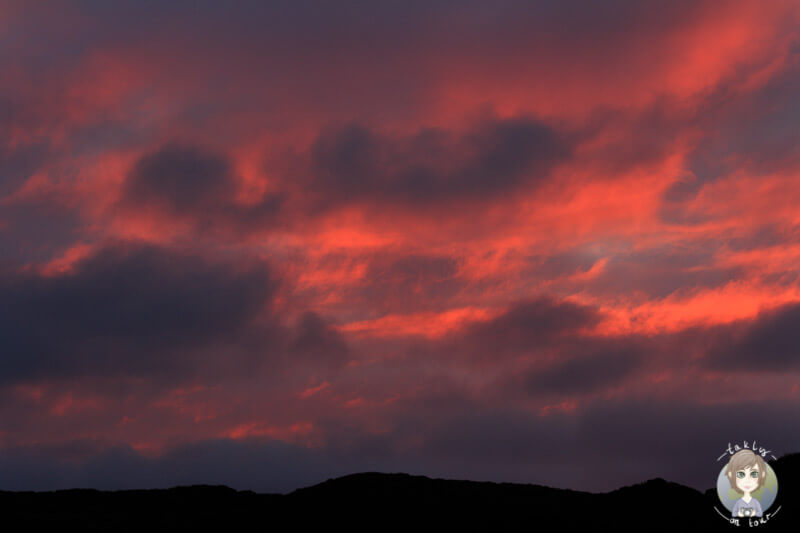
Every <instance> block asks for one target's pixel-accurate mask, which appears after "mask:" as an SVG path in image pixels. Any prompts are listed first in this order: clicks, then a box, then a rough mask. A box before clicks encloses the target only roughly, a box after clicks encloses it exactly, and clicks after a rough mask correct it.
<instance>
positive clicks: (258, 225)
mask: <svg viewBox="0 0 800 533" xmlns="http://www.w3.org/2000/svg"><path fill="white" fill-rule="evenodd" d="M237 190H238V183H237V180H236V178H235V176H234V173H233V169H232V166H231V163H230V161H229V160H228V159H227V158H225V157H224V156H222V155H219V154H216V153H213V152H210V151H207V150H204V149H201V148H199V147H196V146H183V145H179V144H175V143H173V144H167V145H165V146H162V147H161V148H160V149H159V150H157V151H156V152H153V153H150V154H146V155H144V156H143V157H142V158H141V159H139V160H138V161H137V162H136V163H135V164H134V166H133V168H132V169H131V171H130V173H129V174H128V176H127V178H126V180H125V182H124V184H123V186H122V190H121V193H120V199H119V203H118V206H120V207H122V208H124V209H128V210H131V211H134V212H138V211H143V212H149V211H152V210H155V211H157V212H161V213H166V214H169V215H173V216H177V217H183V218H187V219H189V220H192V221H193V222H194V224H195V227H196V228H197V229H198V230H200V231H203V232H224V231H226V230H229V229H231V228H235V229H238V230H244V231H249V230H257V229H263V228H265V227H269V226H271V225H272V224H274V222H275V219H276V217H277V215H278V211H279V209H280V206H281V204H282V203H283V197H282V196H277V195H276V196H267V197H266V198H264V199H263V200H262V201H261V202H259V203H257V204H256V205H241V204H238V203H237V202H236V193H237Z"/></svg>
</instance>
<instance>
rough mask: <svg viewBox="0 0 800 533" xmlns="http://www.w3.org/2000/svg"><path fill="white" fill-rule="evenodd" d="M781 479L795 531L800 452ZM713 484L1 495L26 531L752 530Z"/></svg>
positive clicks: (326, 485) (771, 525) (372, 485)
mask: <svg viewBox="0 0 800 533" xmlns="http://www.w3.org/2000/svg"><path fill="white" fill-rule="evenodd" d="M770 464H771V465H772V467H773V469H774V470H775V472H776V473H777V474H778V476H779V491H778V496H777V499H776V501H775V503H774V504H773V506H772V507H771V508H770V509H769V510H767V512H775V510H776V509H778V507H780V512H779V513H778V514H776V515H775V516H773V517H770V518H769V520H768V521H767V523H765V524H759V525H757V526H755V527H759V528H760V529H762V530H765V531H797V530H798V525H799V524H798V514H797V511H796V509H797V502H798V486H797V485H798V484H797V482H796V480H797V479H800V454H791V455H785V456H783V457H781V458H779V459H777V460H773V461H770ZM715 507H716V508H717V509H721V510H723V511H724V509H723V508H722V506H721V504H720V502H719V500H718V498H717V494H716V488H710V489H708V490H706V491H705V492H700V491H697V490H695V489H693V488H690V487H686V486H683V485H680V484H677V483H672V482H669V481H666V480H664V479H661V478H656V479H651V480H648V481H645V482H643V483H638V484H635V485H630V486H625V487H622V488H619V489H617V490H613V491H610V492H606V493H590V492H583V491H576V490H568V489H556V488H551V487H545V486H541V485H530V484H516V483H492V482H476V481H457V480H446V479H431V478H428V477H425V476H412V475H408V474H399V473H396V474H387V473H379V472H366V473H359V474H351V475H347V476H343V477H340V478H336V479H329V480H327V481H325V482H322V483H319V484H317V485H313V486H310V487H305V488H301V489H297V490H295V491H293V492H291V493H289V494H258V493H255V492H252V491H237V490H234V489H231V488H229V487H225V486H210V485H194V486H190V487H175V488H171V489H154V490H120V491H98V490H93V489H71V490H58V491H50V492H9V491H0V508H2V510H3V512H4V514H5V515H6V518H7V520H8V519H10V520H14V519H15V518H16V519H18V520H19V521H20V522H21V523H22V524H25V525H26V529H29V528H33V529H35V530H40V529H44V528H53V527H55V528H56V529H60V528H62V527H70V528H71V529H72V528H74V529H76V530H78V531H100V530H105V531H133V530H137V531H138V530H143V529H146V530H148V531H167V530H169V531H185V530H191V529H203V530H206V529H208V530H213V529H217V528H224V529H225V530H231V528H234V529H239V528H241V529H244V528H248V529H249V528H251V527H254V526H255V527H258V528H272V527H278V526H280V527H282V528H283V527H287V528H288V527H291V528H292V530H298V529H299V530H305V529H310V528H314V529H322V530H328V529H334V528H336V529H338V528H340V527H343V528H344V529H345V530H346V531H396V530H405V531H407V530H409V529H410V528H412V529H419V528H426V529H427V528H439V529H445V530H460V531H538V530H543V531H545V530H556V531H559V530H567V529H572V528H578V530H579V531H583V530H589V529H591V530H600V531H606V530H608V531H732V530H736V529H738V530H744V529H751V528H752V527H754V526H751V525H749V524H748V520H747V519H743V520H740V524H739V526H738V527H737V526H735V525H733V524H729V523H728V522H727V521H726V520H725V519H724V518H723V517H721V516H720V515H719V514H718V512H717V511H716V510H715Z"/></svg>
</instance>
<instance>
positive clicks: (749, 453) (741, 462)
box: [725, 450, 767, 494]
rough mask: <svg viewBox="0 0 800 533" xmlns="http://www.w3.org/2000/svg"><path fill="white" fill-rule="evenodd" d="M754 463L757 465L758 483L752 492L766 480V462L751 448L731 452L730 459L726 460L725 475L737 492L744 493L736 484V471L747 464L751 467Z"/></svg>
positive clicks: (742, 468)
mask: <svg viewBox="0 0 800 533" xmlns="http://www.w3.org/2000/svg"><path fill="white" fill-rule="evenodd" d="M756 465H758V485H757V486H756V488H755V489H754V490H753V492H755V491H757V490H758V489H760V488H761V487H763V486H764V483H765V482H766V480H767V464H766V463H765V462H764V459H762V458H761V456H760V455H757V454H755V453H753V450H739V451H738V452H736V453H735V454H733V457H731V460H730V461H728V466H727V467H726V468H725V475H726V476H728V481H730V483H731V488H732V489H733V490H735V491H736V492H738V493H739V494H744V492H742V491H741V490H740V489H739V487H737V486H736V472H738V471H739V470H744V469H745V468H747V467H748V466H749V467H750V468H751V469H752V468H753V467H754V466H756Z"/></svg>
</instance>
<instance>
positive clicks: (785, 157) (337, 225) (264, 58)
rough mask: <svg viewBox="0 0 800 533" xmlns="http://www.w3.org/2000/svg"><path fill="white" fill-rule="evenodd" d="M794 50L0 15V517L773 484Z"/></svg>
mask: <svg viewBox="0 0 800 533" xmlns="http://www.w3.org/2000/svg"><path fill="white" fill-rule="evenodd" d="M798 22H800V10H799V9H798V7H797V5H796V3H795V2H790V1H782V0H775V1H770V2H763V3H759V4H758V5H755V4H753V3H751V2H745V1H736V0H731V1H726V2H723V4H720V3H719V2H707V1H699V2H693V3H691V4H688V3H684V4H680V3H655V2H635V3H631V2H611V3H608V2H606V3H602V4H601V3H597V2H588V1H585V0H575V1H571V2H561V3H557V4H556V3H552V2H533V3H531V2H520V1H515V0H508V1H502V2H495V3H493V4H492V5H491V6H488V5H487V4H486V3H485V2H477V1H474V2H473V1H467V2H458V3H457V5H456V3H452V2H447V1H442V2H429V1H425V2H422V1H419V2H418V1H412V2H384V3H374V2H364V3H357V4H351V5H347V6H341V5H340V6H333V5H329V6H323V5H320V4H319V3H318V2H305V1H299V2H298V1H292V2H270V3H264V2H250V1H242V2H237V3H236V4H235V5H233V6H224V7H223V6H221V5H218V4H214V3H211V2H201V3H199V4H198V3H196V2H191V3H189V2H183V1H178V2H171V3H169V5H156V4H155V3H151V2H128V1H123V2H115V3H114V6H113V8H111V7H109V5H108V3H105V2H94V1H92V2H71V1H67V0H64V1H59V2H54V3H52V4H49V5H48V9H43V8H42V7H41V6H40V7H36V6H30V5H29V3H27V2H17V1H15V0H11V1H8V2H5V3H4V8H3V10H2V11H1V12H0V67H2V72H3V73H4V75H3V80H2V82H0V302H2V305H0V478H2V479H3V480H4V481H3V482H2V484H0V485H2V486H0V488H29V489H45V488H60V487H69V486H97V487H99V488H126V487H148V486H169V485H173V484H177V483H215V482H219V483H227V484H230V485H232V486H235V487H236V488H254V489H256V490H279V491H286V490H291V489H292V488H295V487H297V486H301V485H304V484H310V483H313V482H316V481H320V480H322V479H324V478H326V477H329V476H332V475H339V474H344V473H349V472H354V471H361V470H404V471H409V472H412V473H419V474H426V475H442V476H447V477H457V478H458V477H460V478H474V479H493V480H509V481H523V482H532V483H543V484H550V485H554V486H564V487H572V488H576V489H589V490H608V489H612V488H615V487H617V486H619V485H621V484H624V483H632V482H635V481H640V480H642V479H644V478H646V477H653V476H662V477H665V478H667V479H671V480H675V481H679V482H685V483H689V484H692V485H693V486H696V487H698V488H704V487H706V486H711V485H712V484H713V479H714V477H715V475H716V473H715V472H714V470H715V468H716V464H715V463H714V462H713V461H714V459H716V457H717V456H718V455H719V453H716V452H717V449H724V448H725V447H726V446H727V444H728V442H733V441H736V439H748V440H751V439H753V438H756V439H759V440H762V439H763V441H764V442H765V443H766V444H768V445H769V446H770V447H772V448H774V449H775V450H776V451H778V452H791V451H797V449H798V448H800V435H798V434H797V433H796V432H795V431H793V430H792V429H791V428H793V427H794V425H792V424H790V423H789V422H790V421H791V419H792V416H793V415H792V413H793V412H795V410H796V403H797V401H798V398H800V380H799V378H798V368H799V367H798V361H799V360H800V359H798V354H799V353H800V351H798V349H800V346H798V343H797V341H796V340H795V339H796V335H794V331H795V330H796V326H797V323H798V320H800V313H798V302H800V290H799V289H800V286H798V273H797V268H796V265H797V261H798V259H800V226H799V225H798V224H800V220H798V217H797V209H796V206H797V205H798V201H800V188H798V186H797V179H796V177H797V174H798V172H799V171H800V151H799V150H798V146H800V144H799V143H798V142H797V141H798V138H797V135H798V129H797V127H796V124H797V118H798V116H800V107H798V103H797V99H796V94H797V92H798V88H800V87H799V86H800V33H798V29H797V28H798V27H800V25H799V24H798ZM742 419H745V420H752V421H753V423H752V424H749V425H748V426H747V427H748V431H744V432H742V430H741V427H742V425H741V423H740V421H741V420H742ZM737 428H739V429H737ZM753 428H755V429H753ZM759 428H761V429H759ZM752 431H757V434H751V433H752ZM687 447H688V448H690V449H688V450H687ZM676 457H680V459H676ZM707 459H711V461H710V462H709V461H707ZM706 477H708V479H706Z"/></svg>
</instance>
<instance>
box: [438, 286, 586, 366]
mask: <svg viewBox="0 0 800 533" xmlns="http://www.w3.org/2000/svg"><path fill="white" fill-rule="evenodd" d="M600 319H601V315H600V313H598V311H597V310H596V309H594V308H592V307H589V306H584V305H579V304H575V303H572V302H567V301H559V300H557V299H555V298H552V297H549V296H541V297H538V298H535V299H530V300H522V301H518V302H515V303H514V304H512V305H511V306H510V307H509V308H508V310H506V311H505V312H504V313H501V314H500V315H498V316H497V317H495V318H493V319H490V320H488V321H483V322H476V323H474V324H471V325H470V326H468V327H467V328H466V329H464V330H460V331H456V332H454V333H452V334H450V335H449V336H448V338H446V339H444V340H443V341H442V344H441V346H442V349H444V350H446V351H450V352H452V353H456V354H463V355H465V356H466V355H468V357H470V358H476V359H477V360H482V361H491V360H493V359H500V360H502V359H504V358H514V357H518V356H521V355H524V354H529V353H541V352H542V351H543V350H545V349H547V348H550V347H552V346H553V345H555V344H557V343H558V341H559V340H560V339H565V338H566V337H568V336H570V335H573V334H575V333H577V332H578V330H580V329H581V328H584V327H590V326H593V325H595V324H597V323H598V322H599V321H600Z"/></svg>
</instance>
